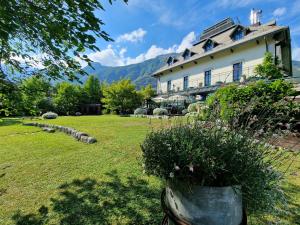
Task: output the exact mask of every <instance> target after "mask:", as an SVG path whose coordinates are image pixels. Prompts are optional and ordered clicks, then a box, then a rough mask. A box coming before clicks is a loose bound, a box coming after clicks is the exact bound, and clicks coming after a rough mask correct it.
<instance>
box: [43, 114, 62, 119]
mask: <svg viewBox="0 0 300 225" xmlns="http://www.w3.org/2000/svg"><path fill="white" fill-rule="evenodd" d="M57 117H58V115H57V114H56V113H54V112H47V113H44V114H43V115H42V118H43V119H56V118H57Z"/></svg>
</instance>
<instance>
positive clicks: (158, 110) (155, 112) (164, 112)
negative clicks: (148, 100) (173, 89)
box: [153, 108, 168, 116]
mask: <svg viewBox="0 0 300 225" xmlns="http://www.w3.org/2000/svg"><path fill="white" fill-rule="evenodd" d="M153 115H156V116H163V115H168V110H166V109H164V108H156V109H154V110H153Z"/></svg>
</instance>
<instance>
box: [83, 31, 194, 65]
mask: <svg viewBox="0 0 300 225" xmlns="http://www.w3.org/2000/svg"><path fill="white" fill-rule="evenodd" d="M195 40H196V35H195V32H190V33H189V34H187V35H186V36H185V37H184V38H183V39H182V41H181V43H180V44H179V45H173V46H170V47H169V48H162V47H159V46H157V45H152V46H151V47H150V48H149V49H148V50H147V51H146V52H144V53H141V54H140V55H138V56H136V57H126V56H125V55H126V52H127V49H126V48H121V49H120V50H118V49H116V48H113V47H112V45H108V46H107V48H106V49H104V50H102V51H99V52H93V53H90V54H88V57H89V58H90V59H91V60H93V61H94V62H99V63H101V64H102V65H104V66H125V65H130V64H135V63H140V62H143V61H145V60H148V59H153V58H155V57H157V56H159V55H164V54H168V53H174V52H177V53H179V52H182V51H184V50H185V49H186V48H190V47H191V46H192V43H193V42H194V41H195ZM78 62H80V63H81V65H82V66H83V67H84V66H86V65H87V64H86V63H85V62H83V61H81V60H78Z"/></svg>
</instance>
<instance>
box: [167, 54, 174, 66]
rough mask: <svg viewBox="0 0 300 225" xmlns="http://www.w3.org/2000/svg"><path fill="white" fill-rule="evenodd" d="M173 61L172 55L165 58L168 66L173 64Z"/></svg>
mask: <svg viewBox="0 0 300 225" xmlns="http://www.w3.org/2000/svg"><path fill="white" fill-rule="evenodd" d="M173 63H174V58H173V57H172V56H170V57H169V58H168V60H167V64H168V66H171V65H173Z"/></svg>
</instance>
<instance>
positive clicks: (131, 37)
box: [116, 28, 147, 42]
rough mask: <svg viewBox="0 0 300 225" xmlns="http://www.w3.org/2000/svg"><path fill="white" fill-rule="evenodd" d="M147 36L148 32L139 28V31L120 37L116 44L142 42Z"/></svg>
mask: <svg viewBox="0 0 300 225" xmlns="http://www.w3.org/2000/svg"><path fill="white" fill-rule="evenodd" d="M146 34H147V31H145V30H144V29H142V28H139V29H137V30H134V31H132V32H130V33H125V34H122V35H120V36H119V37H118V38H117V40H116V42H126V41H127V42H140V41H143V39H144V37H145V35H146Z"/></svg>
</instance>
